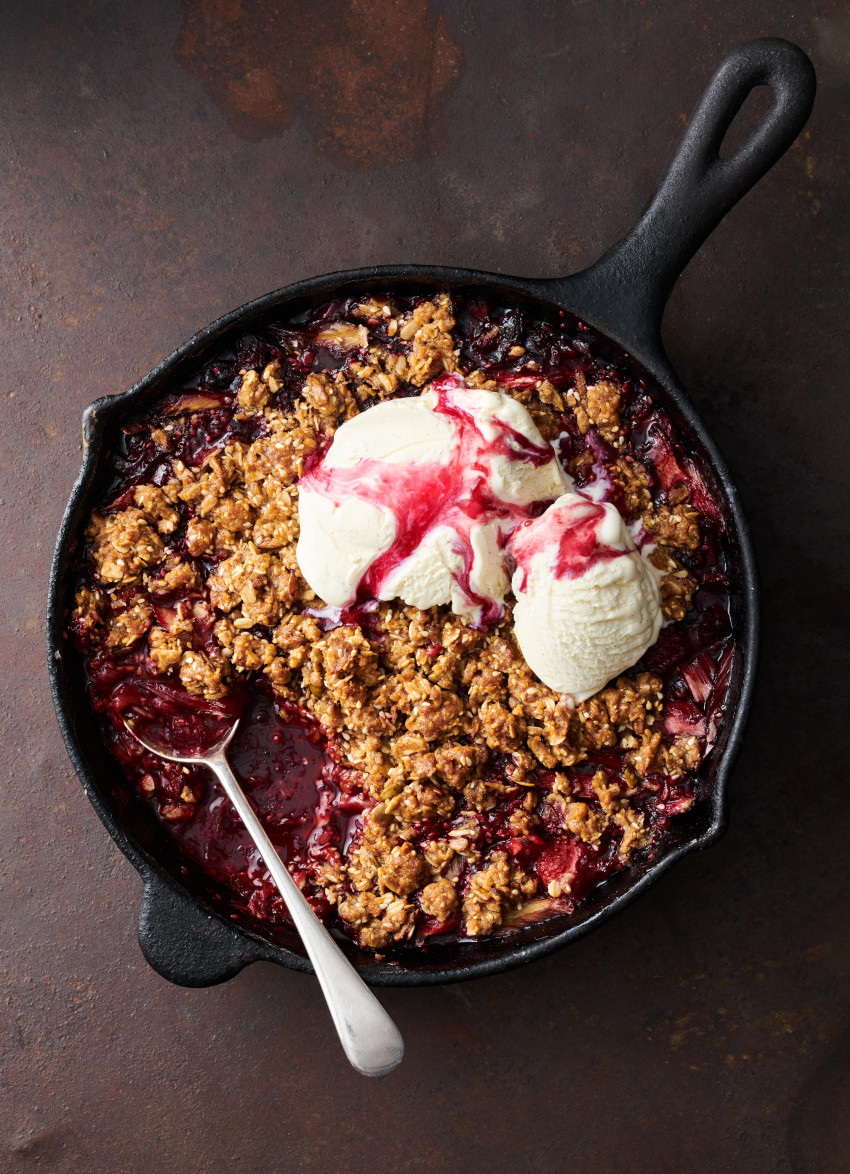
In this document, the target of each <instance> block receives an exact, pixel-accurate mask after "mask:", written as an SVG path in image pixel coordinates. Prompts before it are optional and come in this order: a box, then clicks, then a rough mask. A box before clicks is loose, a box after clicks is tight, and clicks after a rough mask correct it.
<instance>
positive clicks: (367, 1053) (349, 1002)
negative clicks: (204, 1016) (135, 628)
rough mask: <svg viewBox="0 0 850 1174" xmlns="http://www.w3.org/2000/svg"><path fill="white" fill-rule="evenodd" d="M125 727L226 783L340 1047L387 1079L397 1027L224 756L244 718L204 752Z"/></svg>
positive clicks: (397, 1056)
mask: <svg viewBox="0 0 850 1174" xmlns="http://www.w3.org/2000/svg"><path fill="white" fill-rule="evenodd" d="M124 724H125V725H126V727H127V729H128V730H129V731H130V733H131V734H132V735H133V737H134V738H136V739H137V741H139V742H141V744H142V746H144V747H145V749H146V750H149V751H150V752H151V754H158V755H159V757H160V758H165V759H168V761H169V762H182V763H188V764H193V765H198V764H201V765H203V766H208V767H209V768H210V770H211V771H213V773H214V774H215V776H216V778H217V779H218V781H219V782H220V783H221V785H222V788H223V789H224V792H225V794H226V795H227V797H228V799H229V800H230V802H231V803H232V804H233V806H234V807H235V808H236V810H237V812H238V813H239V816H240V818H241V820H242V822H243V823H244V824H245V827H246V828H247V829H248V834H249V835H250V837H251V839H252V840H253V841H254V844H255V845H256V848H257V851H258V852H259V853H260V855H261V856H262V858H263V860H264V861H265V865H266V868H267V869H268V870H269V872H270V873H271V875H272V879H273V880H274V883H275V884H276V885H277V887H278V891H279V892H280V894H281V896H282V897H283V898H284V900H285V901H286V907H287V909H288V910H289V916H290V917H291V918H292V920H293V922H294V923H295V928H296V929H297V930H298V933H299V934H300V935H301V941H302V942H303V943H304V948H305V950H306V951H307V956H308V957H309V959H310V961H311V962H312V963H313V969H314V970H315V972H316V977H317V978H318V980H319V985H320V986H321V988H322V993H323V995H324V996H325V1001H326V1002H327V1004H328V1009H329V1010H330V1013H331V1017H332V1019H333V1021H334V1026H335V1027H336V1030H337V1034H338V1035H339V1040H340V1043H341V1044H342V1046H343V1049H344V1050H345V1054H346V1056H348V1059H349V1060H350V1061H351V1064H352V1065H353V1067H354V1068H356V1069H357V1071H358V1072H361V1073H362V1074H363V1075H364V1076H383V1075H384V1074H385V1073H387V1072H392V1070H393V1068H395V1067H396V1065H397V1064H399V1063H400V1062H401V1058H402V1056H403V1055H404V1041H403V1040H402V1038H401V1033H400V1032H399V1030H398V1028H397V1027H396V1025H395V1024H394V1023H393V1021H392V1019H390V1017H389V1015H388V1014H387V1013H386V1011H385V1010H384V1008H383V1007H382V1006H381V1004H380V1003H379V1002H378V1000H377V999H376V998H375V996H374V995H373V994H372V992H371V991H370V990H369V988H368V987H367V986H366V984H365V982H364V981H363V979H362V978H361V977H360V975H359V974H358V973H357V971H356V970H355V969H354V967H353V966H352V965H351V963H350V962H349V961H348V959H347V958H346V956H345V955H344V954H343V952H342V950H340V948H339V946H338V945H337V944H336V942H335V941H334V940H333V938H332V937H331V936H330V934H329V933H328V931H327V930H326V929H325V927H324V925H322V923H321V921H320V920H319V918H318V917H317V916H316V914H315V913H314V912H313V909H312V908H311V907H310V904H309V902H308V901H307V899H306V898H305V897H304V895H303V893H302V892H301V890H300V889H299V888H298V885H297V884H296V883H295V881H294V880H293V879H292V877H291V876H290V875H289V872H288V871H287V869H286V865H285V864H284V863H283V861H282V860H281V858H280V856H278V854H277V850H276V848H275V846H274V844H273V843H272V842H271V840H270V839H269V837H268V836H267V835H266V832H265V830H264V828H263V825H262V824H261V823H260V821H259V820H258V819H257V817H256V815H255V814H254V812H253V809H252V808H251V805H250V804H249V802H248V800H247V799H246V798H245V793H244V791H243V790H242V788H241V787H240V786H239V783H238V782H237V781H236V777H235V775H234V774H233V771H232V770H231V769H230V765H229V763H228V761H227V756H226V755H225V750H226V749H227V746H228V744H229V743H230V740H231V739H232V737H233V735H234V734H235V733H236V727H237V726H238V725H239V719H238V718H237V719H236V721H235V722H234V723H233V725H232V726H231V728H230V729H229V730H228V731H227V733H226V734H225V735H224V737H223V738H222V739H221V740H220V741H219V742H217V743H216V744H215V746H211V747H210V749H209V750H207V751H206V753H205V754H191V755H190V754H175V753H174V752H173V751H172V750H164V749H163V748H162V747H160V746H154V745H153V744H152V743H150V742H148V741H146V740H145V739H144V738H142V737H141V736H140V735H139V734H138V733H137V732H136V731H135V730H134V729H133V726H132V725H131V724H130V722H128V721H127V719H126V718H125V719H124Z"/></svg>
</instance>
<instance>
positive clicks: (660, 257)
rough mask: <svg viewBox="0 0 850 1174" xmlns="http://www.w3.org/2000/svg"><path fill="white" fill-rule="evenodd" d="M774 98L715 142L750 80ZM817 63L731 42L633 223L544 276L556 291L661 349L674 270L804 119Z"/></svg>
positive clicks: (798, 53)
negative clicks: (584, 265) (576, 267)
mask: <svg viewBox="0 0 850 1174" xmlns="http://www.w3.org/2000/svg"><path fill="white" fill-rule="evenodd" d="M762 85H765V86H769V87H770V89H771V90H772V91H773V104H772V106H771V107H770V109H769V110H768V112H767V113H766V114H765V116H764V118H763V119H762V120H761V122H760V124H759V126H758V127H757V129H756V130H755V131H754V132H753V134H752V135H751V136H750V137H749V139H747V141H746V142H745V143H744V144H743V146H741V147H740V148H739V149H738V150H737V151H736V152H735V154H734V155H732V156H730V157H729V158H727V159H723V158H721V157H720V146H721V144H722V142H723V139H724V136H725V135H726V132H727V130H728V129H729V126H730V125H731V123H732V121H733V119H734V118H735V115H736V114H737V113H738V111H739V110H740V109H741V106H742V105H743V104H744V101H745V99H746V98H747V96H748V94H749V93H750V91H751V90H753V89H754V88H755V87H756V86H762ZM815 85H816V82H815V71H814V69H813V67H812V63H811V62H810V61H809V59H808V57H807V56H806V54H805V53H804V52H803V50H802V49H799V48H798V47H797V46H796V45H792V44H791V42H790V41H784V40H780V39H779V38H773V37H767V38H764V39H762V40H757V41H749V42H747V43H746V44H744V45H739V46H738V48H736V49H733V51H732V52H731V53H730V54H729V56H728V57H727V58H726V59H725V60H724V61H723V63H722V64H721V65H720V67H719V69H718V70H717V72H716V73H715V74H714V76H713V77H712V79H711V81H710V82H709V83H708V86H707V88H706V90H705V93H704V94H703V96H702V98H701V99H700V102H699V105H698V106H697V108H696V110H695V111H694V113H693V116H692V118H691V120H690V123H689V124H688V128H687V130H686V131H685V133H684V135H683V136H682V138H681V140H680V142H679V143H678V145H677V146H676V148H675V149H674V151H673V155H672V158H671V159H670V162H669V164H668V165H667V170H666V171H665V173H664V175H663V176H662V178H661V181H660V183H659V185H658V188H657V190H656V192H655V195H654V196H653V197H652V200H651V201H650V204H649V206H648V208H647V209H646V211H645V212H644V214H643V216H642V217H641V218H640V220H639V221H638V223H637V224H636V225H635V227H634V228H633V229H632V230H631V231H630V232H629V233H627V234H626V236H624V237H623V238H622V240H620V241H618V242H617V243H616V244H615V245H614V246H613V247H612V248H611V249H609V250H608V252H607V253H605V255H604V256H603V257H601V258H600V259H599V260H598V261H597V262H596V263H595V264H594V265H591V266H590V267H589V268H588V269H584V270H582V271H581V272H580V273H577V274H574V275H573V276H572V277H566V278H562V279H560V280H557V281H550V282H546V283H541V284H546V285H547V286H548V288H549V291H550V292H551V293H555V294H556V300H558V301H562V302H563V303H565V304H566V305H569V306H571V307H572V308H574V309H575V310H576V311H577V312H579V313H580V314H582V315H585V316H586V317H587V318H588V320H589V321H590V322H592V323H594V324H595V325H596V326H599V327H600V328H601V329H602V330H603V331H605V332H606V333H608V334H612V335H614V336H615V337H617V338H618V339H619V340H620V341H622V342H623V343H625V344H626V345H627V348H628V349H630V350H633V351H636V352H640V351H647V350H648V351H650V352H651V351H656V352H658V351H660V353H661V354H662V355H663V353H664V352H663V347H662V345H661V315H662V314H663V312H664V306H665V304H666V302H667V299H668V297H669V296H670V291H671V290H672V288H673V286H674V284H675V282H676V279H677V277H678V276H679V274H680V273H681V272H682V270H683V269H684V268H685V266H686V265H687V263H688V261H690V259H691V257H692V256H693V255H694V253H696V251H697V249H699V247H700V245H701V244H702V243H703V241H704V240H705V238H706V237H707V236H708V234H709V233H710V232H711V231H712V229H714V228H715V227H716V226H717V224H719V222H720V221H721V220H722V219H723V217H724V216H725V215H726V213H727V212H728V211H729V210H730V208H732V207H733V206H734V205H735V204H736V203H737V202H738V200H740V199H741V197H742V196H744V195H745V194H746V193H747V192H748V191H749V190H750V188H751V187H752V186H753V185H754V184H755V183H756V182H757V181H758V180H759V179H761V177H762V176H763V175H764V174H765V172H766V171H768V170H769V169H770V168H771V167H772V166H773V164H774V163H776V161H777V160H778V159H779V158H780V157H781V156H782V155H783V154H784V153H785V151H787V149H788V148H789V147H790V146H791V144H792V143H793V141H794V139H795V138H796V137H797V135H798V134H799V133H800V131H801V130H802V128H803V126H804V125H805V122H806V119H807V118H808V117H809V113H810V111H811V108H812V103H813V102H814V96H815Z"/></svg>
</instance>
